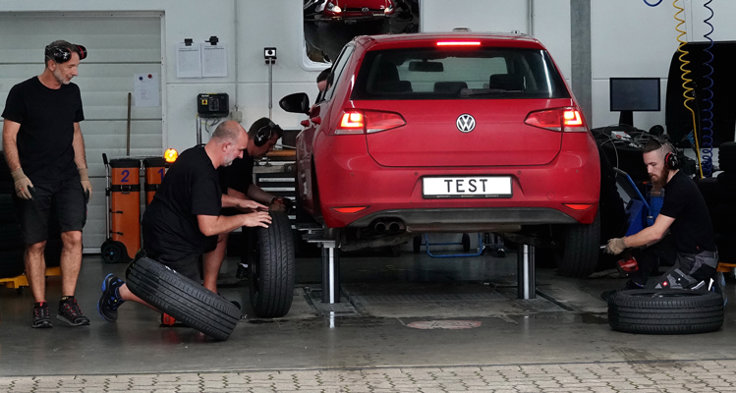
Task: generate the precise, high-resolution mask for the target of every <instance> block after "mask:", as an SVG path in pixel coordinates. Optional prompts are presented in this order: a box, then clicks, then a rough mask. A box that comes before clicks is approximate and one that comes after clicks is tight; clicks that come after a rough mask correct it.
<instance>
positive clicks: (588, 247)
mask: <svg viewBox="0 0 736 393" xmlns="http://www.w3.org/2000/svg"><path fill="white" fill-rule="evenodd" d="M562 236H563V238H562V239H561V240H562V244H561V246H562V248H561V250H559V252H558V254H559V255H558V258H559V259H558V261H557V271H558V272H559V273H560V274H562V275H564V276H569V277H587V276H589V275H590V274H591V273H593V272H594V271H595V268H596V266H598V257H599V254H600V248H599V246H600V240H601V239H600V238H601V219H600V211H599V212H598V213H596V215H595V219H594V220H593V222H592V223H591V224H572V225H567V226H565V229H564V231H563V235H562Z"/></svg>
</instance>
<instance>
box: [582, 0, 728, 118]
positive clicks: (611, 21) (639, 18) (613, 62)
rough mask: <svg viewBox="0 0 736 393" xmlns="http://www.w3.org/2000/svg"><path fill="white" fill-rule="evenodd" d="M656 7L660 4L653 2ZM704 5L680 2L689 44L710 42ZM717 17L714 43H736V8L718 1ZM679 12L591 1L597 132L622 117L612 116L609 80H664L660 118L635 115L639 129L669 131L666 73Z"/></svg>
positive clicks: (662, 7) (637, 4) (674, 46)
mask: <svg viewBox="0 0 736 393" xmlns="http://www.w3.org/2000/svg"><path fill="white" fill-rule="evenodd" d="M648 1H649V3H656V1H655V0H648ZM703 3H704V1H701V0H697V1H691V0H681V1H679V2H678V4H679V5H680V6H681V7H684V8H685V12H683V13H682V14H681V15H680V18H681V19H685V20H686V23H685V24H684V25H682V27H681V28H680V29H681V30H686V31H687V33H688V34H687V35H686V36H685V37H684V38H683V39H684V40H686V41H705V39H704V38H703V34H705V33H706V32H707V31H708V28H707V26H706V25H705V24H704V23H703V22H702V21H703V20H704V19H705V18H706V17H707V16H708V14H709V13H707V11H706V10H705V8H703ZM710 6H711V8H713V10H714V13H715V16H714V17H713V20H712V21H711V23H712V24H713V26H714V27H715V31H714V33H713V34H712V35H711V38H713V40H735V39H736V26H734V24H733V23H732V22H731V21H732V20H733V18H734V16H736V2H734V1H714V2H712V3H711V4H710ZM676 11H677V10H676V9H675V8H674V7H673V5H672V2H671V1H669V2H668V1H663V2H662V3H661V4H659V5H658V6H656V7H649V6H647V5H646V4H644V2H643V1H641V0H637V1H612V0H606V1H591V25H592V31H591V40H592V75H593V87H592V90H593V91H592V93H593V119H594V124H592V126H593V127H603V126H607V125H611V124H616V123H618V116H619V114H618V112H611V111H609V85H608V83H609V82H608V78H610V77H631V76H642V77H659V78H662V80H661V93H662V94H661V97H662V105H661V107H662V111H661V112H634V124H635V125H636V126H637V127H638V128H641V129H649V128H650V127H651V126H653V125H655V124H661V125H664V121H665V117H664V103H665V101H664V100H665V88H666V85H667V73H668V71H669V64H670V60H671V58H672V55H673V53H674V52H675V51H676V50H677V46H678V42H677V40H676V38H677V36H678V34H679V33H677V32H676V31H675V26H676V25H677V23H678V22H676V21H675V19H674V15H675V12H676Z"/></svg>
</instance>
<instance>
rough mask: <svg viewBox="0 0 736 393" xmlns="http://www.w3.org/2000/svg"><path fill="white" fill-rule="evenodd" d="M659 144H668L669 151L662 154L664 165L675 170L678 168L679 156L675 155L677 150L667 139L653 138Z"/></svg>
mask: <svg viewBox="0 0 736 393" xmlns="http://www.w3.org/2000/svg"><path fill="white" fill-rule="evenodd" d="M654 139H655V140H656V141H657V143H659V145H660V146H668V148H669V150H670V151H669V152H667V154H665V155H664V165H665V166H666V167H667V169H670V170H676V169H680V158H679V157H677V150H675V147H674V146H673V145H672V143H670V142H669V141H667V140H665V139H662V138H654Z"/></svg>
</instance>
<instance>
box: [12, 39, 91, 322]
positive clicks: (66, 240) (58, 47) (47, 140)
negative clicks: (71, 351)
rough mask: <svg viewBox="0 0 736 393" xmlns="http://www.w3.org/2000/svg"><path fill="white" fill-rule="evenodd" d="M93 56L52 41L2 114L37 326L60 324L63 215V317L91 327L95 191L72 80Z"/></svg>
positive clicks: (75, 87) (74, 85)
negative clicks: (53, 282) (86, 243)
mask: <svg viewBox="0 0 736 393" xmlns="http://www.w3.org/2000/svg"><path fill="white" fill-rule="evenodd" d="M85 57H87V51H86V49H85V48H84V47H83V46H81V45H75V44H71V43H69V42H67V41H54V42H52V43H50V44H49V45H48V46H46V48H45V53H44V59H45V64H46V67H45V68H44V70H43V72H42V73H41V75H39V76H37V77H36V76H34V77H32V78H30V79H28V80H26V81H24V82H21V83H19V84H17V85H15V86H13V88H12V89H10V93H9V94H8V99H7V102H6V104H5V110H4V111H3V114H2V116H3V118H4V119H5V120H4V122H3V150H4V151H5V159H6V161H7V163H8V167H9V168H10V174H11V175H12V177H13V181H14V182H15V191H16V197H15V198H14V199H15V201H16V206H17V211H18V215H19V218H20V223H21V230H22V233H23V239H24V241H25V244H26V249H25V253H24V257H23V258H24V262H25V273H26V276H27V277H28V281H29V283H30V286H31V291H32V293H33V298H34V301H35V303H34V306H33V321H32V323H31V326H32V327H34V328H49V327H52V324H51V319H50V317H49V309H48V304H47V302H46V261H45V260H44V249H45V247H46V240H47V237H48V233H49V228H48V223H49V217H50V216H51V215H53V216H56V218H57V219H58V222H59V226H60V229H61V240H62V244H63V247H62V251H61V261H60V265H61V291H62V293H61V295H62V296H61V300H60V301H59V309H58V314H57V316H56V317H57V318H58V319H60V320H62V321H64V322H66V323H67V324H69V325H71V326H80V325H88V324H89V319H88V318H87V317H86V316H84V314H83V313H82V310H80V308H79V305H78V304H77V301H76V299H75V298H74V293H75V291H76V286H77V279H78V277H79V270H80V269H81V266H82V228H83V227H84V224H85V221H86V216H87V211H86V210H87V207H86V202H87V201H88V200H89V197H90V195H91V193H92V185H91V183H90V181H89V177H88V176H87V160H86V158H85V155H84V139H83V138H82V131H81V129H80V127H79V122H80V121H82V120H84V113H83V111H82V98H81V95H80V92H79V87H78V86H77V85H76V84H74V83H71V80H72V78H74V77H75V76H77V74H78V72H77V68H78V67H79V62H80V60H82V59H84V58H85Z"/></svg>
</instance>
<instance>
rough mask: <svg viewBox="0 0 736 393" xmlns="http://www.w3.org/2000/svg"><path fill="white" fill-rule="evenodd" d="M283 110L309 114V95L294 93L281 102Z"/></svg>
mask: <svg viewBox="0 0 736 393" xmlns="http://www.w3.org/2000/svg"><path fill="white" fill-rule="evenodd" d="M279 106H280V107H281V109H283V110H285V111H287V112H292V113H304V114H307V115H308V114H309V96H308V95H307V93H294V94H289V95H288V96H285V97H284V98H282V99H281V100H280V101H279Z"/></svg>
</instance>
